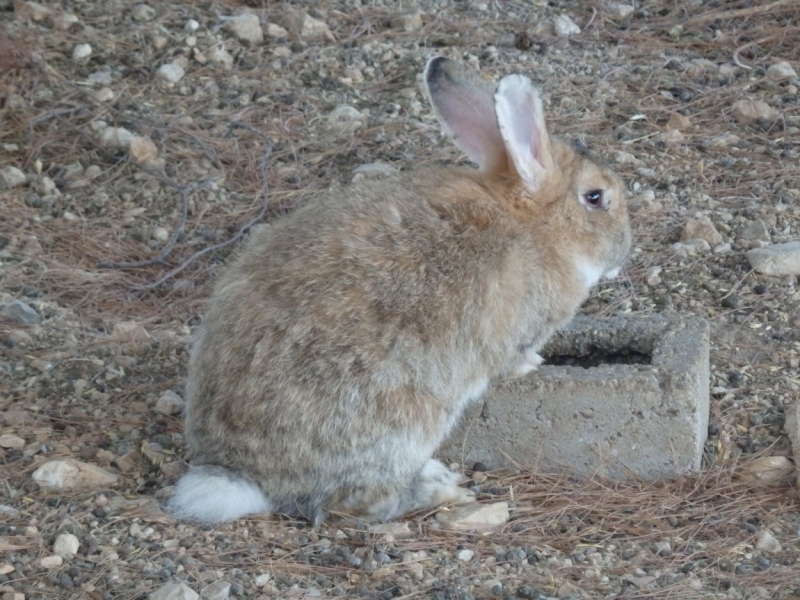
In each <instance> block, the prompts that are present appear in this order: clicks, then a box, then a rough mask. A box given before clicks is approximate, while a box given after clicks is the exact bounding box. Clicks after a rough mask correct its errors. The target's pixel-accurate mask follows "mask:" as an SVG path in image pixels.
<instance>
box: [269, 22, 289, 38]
mask: <svg viewBox="0 0 800 600" xmlns="http://www.w3.org/2000/svg"><path fill="white" fill-rule="evenodd" d="M266 34H267V37H269V38H272V39H276V40H279V39H284V40H285V39H286V38H288V37H289V32H288V31H286V29H285V28H283V27H281V26H280V25H278V24H277V23H267V31H266Z"/></svg>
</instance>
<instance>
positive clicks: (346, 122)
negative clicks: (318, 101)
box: [328, 104, 364, 132]
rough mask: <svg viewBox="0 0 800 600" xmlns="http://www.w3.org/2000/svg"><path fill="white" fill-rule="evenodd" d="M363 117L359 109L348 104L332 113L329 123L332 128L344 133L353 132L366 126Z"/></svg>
mask: <svg viewBox="0 0 800 600" xmlns="http://www.w3.org/2000/svg"><path fill="white" fill-rule="evenodd" d="M362 119H363V117H362V115H361V113H360V112H358V110H357V109H355V108H353V107H352V106H348V105H346V104H341V105H339V106H337V107H336V108H335V109H333V110H332V111H331V113H330V114H329V115H328V123H329V124H330V126H331V127H333V128H335V129H337V130H339V131H342V132H352V131H355V130H356V129H360V128H361V127H363V126H364V121H363V120H362Z"/></svg>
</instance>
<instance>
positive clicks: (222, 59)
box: [208, 44, 233, 69]
mask: <svg viewBox="0 0 800 600" xmlns="http://www.w3.org/2000/svg"><path fill="white" fill-rule="evenodd" d="M208 60H210V61H211V62H212V63H214V64H217V65H222V66H223V67H225V68H226V69H230V68H231V67H233V56H231V53H230V52H228V51H227V50H225V46H223V45H222V44H219V45H217V46H214V47H213V48H212V49H211V50H209V51H208Z"/></svg>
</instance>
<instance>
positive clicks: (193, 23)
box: [183, 19, 200, 33]
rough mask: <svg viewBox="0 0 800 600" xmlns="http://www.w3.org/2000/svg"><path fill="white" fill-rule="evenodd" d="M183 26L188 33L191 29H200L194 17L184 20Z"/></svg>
mask: <svg viewBox="0 0 800 600" xmlns="http://www.w3.org/2000/svg"><path fill="white" fill-rule="evenodd" d="M183 28H184V29H185V30H186V31H188V32H189V33H191V32H193V31H197V30H198V29H200V23H198V22H197V21H195V20H194V19H189V20H188V21H186V25H184V26H183Z"/></svg>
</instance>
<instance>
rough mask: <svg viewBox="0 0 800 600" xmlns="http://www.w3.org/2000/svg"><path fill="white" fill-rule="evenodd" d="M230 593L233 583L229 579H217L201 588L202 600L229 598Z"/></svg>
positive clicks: (223, 599)
mask: <svg viewBox="0 0 800 600" xmlns="http://www.w3.org/2000/svg"><path fill="white" fill-rule="evenodd" d="M230 595H231V584H230V582H229V581H215V582H214V583H212V584H211V585H209V586H206V587H205V588H203V589H202V590H200V598H201V599H202V600H227V599H228V598H229V597H230Z"/></svg>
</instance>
